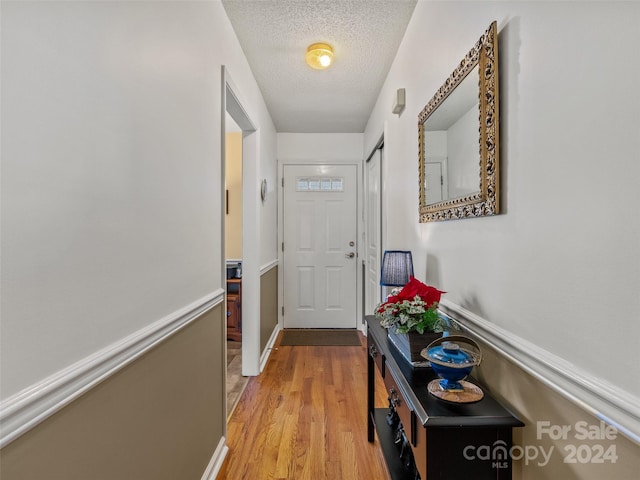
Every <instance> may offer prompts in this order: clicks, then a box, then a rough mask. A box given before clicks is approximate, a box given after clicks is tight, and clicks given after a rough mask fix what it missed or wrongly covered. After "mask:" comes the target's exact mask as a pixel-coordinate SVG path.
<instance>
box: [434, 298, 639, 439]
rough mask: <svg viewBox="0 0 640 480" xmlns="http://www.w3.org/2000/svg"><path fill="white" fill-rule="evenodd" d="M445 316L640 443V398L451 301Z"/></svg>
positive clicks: (443, 303) (446, 304)
mask: <svg viewBox="0 0 640 480" xmlns="http://www.w3.org/2000/svg"><path fill="white" fill-rule="evenodd" d="M440 309H441V310H442V312H443V313H445V314H446V315H448V316H450V317H451V318H452V319H454V320H455V321H456V322H458V323H459V324H460V325H461V326H462V327H463V328H464V329H465V330H466V331H468V332H469V333H470V334H473V335H475V336H476V337H478V338H479V339H480V340H482V341H484V342H486V343H487V344H489V345H491V346H492V347H493V348H495V349H496V350H497V351H498V352H499V353H500V354H501V355H503V356H505V357H506V358H508V359H509V360H510V361H512V362H513V363H515V364H516V365H518V366H519V367H520V368H522V369H523V370H525V371H526V372H527V373H529V374H530V375H532V376H533V377H535V378H537V379H538V380H539V381H541V382H543V383H544V384H546V385H547V386H549V387H550V388H552V389H553V390H555V391H556V392H558V393H559V394H560V395H562V396H564V397H565V398H567V399H569V400H571V401H572V402H574V403H575V404H577V405H578V406H579V407H580V408H582V409H584V410H586V411H587V412H589V413H591V414H592V415H594V416H595V417H596V418H598V419H601V420H603V421H605V422H606V423H608V424H610V425H613V426H614V427H615V428H616V429H617V430H618V431H619V432H620V433H622V434H623V435H625V436H626V437H628V438H629V439H630V440H632V441H634V442H636V443H638V444H640V398H638V397H635V396H634V395H632V394H631V393H629V392H626V391H624V390H621V389H620V388H619V387H616V386H614V385H612V384H610V383H609V382H607V381H606V380H605V379H602V378H599V377H596V376H595V375H593V374H591V373H590V372H587V371H584V370H582V369H580V368H579V367H577V366H576V365H573V364H571V363H570V362H568V361H566V360H565V359H563V358H561V357H559V356H557V355H555V354H553V353H551V352H548V351H546V350H544V349H542V348H540V347H539V346H537V345H535V344H533V343H531V342H529V341H527V340H525V339H523V338H521V337H518V336H517V335H514V334H513V333H511V332H509V331H507V330H505V329H504V328H501V327H499V326H497V325H495V324H493V323H491V322H489V321H487V320H485V319H484V318H482V317H480V316H478V315H476V314H475V313H473V312H470V311H469V310H466V309H465V308H463V307H461V306H459V305H456V304H455V303H453V302H450V301H448V300H442V301H441V302H440Z"/></svg>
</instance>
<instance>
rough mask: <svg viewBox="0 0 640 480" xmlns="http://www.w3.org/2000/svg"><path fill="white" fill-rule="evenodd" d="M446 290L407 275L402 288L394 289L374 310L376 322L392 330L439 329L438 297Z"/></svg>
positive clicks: (419, 331) (432, 330)
mask: <svg viewBox="0 0 640 480" xmlns="http://www.w3.org/2000/svg"><path fill="white" fill-rule="evenodd" d="M443 293H446V292H443V291H441V290H438V289H437V288H435V287H431V286H429V285H425V284H424V283H422V282H421V281H420V280H418V279H416V278H414V277H410V279H409V283H407V284H406V285H405V286H404V287H403V288H402V289H397V288H396V289H394V290H392V291H391V295H390V296H389V298H387V301H386V302H383V303H381V304H380V305H378V306H377V307H376V309H375V315H376V317H378V318H380V325H382V326H383V327H384V328H393V329H395V332H396V333H407V332H412V331H416V332H418V333H424V332H442V331H444V328H445V326H446V324H445V322H444V321H443V320H442V318H440V315H439V314H438V304H439V302H440V296H441V295H442V294H443Z"/></svg>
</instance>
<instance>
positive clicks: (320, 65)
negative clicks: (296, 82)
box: [306, 43, 333, 70]
mask: <svg viewBox="0 0 640 480" xmlns="http://www.w3.org/2000/svg"><path fill="white" fill-rule="evenodd" d="M306 59H307V63H308V64H309V66H310V67H311V68H315V69H316V70H323V69H325V68H327V67H328V66H329V65H331V62H332V60H333V48H332V47H331V45H327V44H326V43H314V44H313V45H309V48H307V55H306Z"/></svg>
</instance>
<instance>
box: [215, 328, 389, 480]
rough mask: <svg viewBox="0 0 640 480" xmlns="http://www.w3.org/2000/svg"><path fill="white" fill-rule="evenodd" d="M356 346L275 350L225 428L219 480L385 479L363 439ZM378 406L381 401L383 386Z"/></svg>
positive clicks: (360, 360) (361, 353)
mask: <svg viewBox="0 0 640 480" xmlns="http://www.w3.org/2000/svg"><path fill="white" fill-rule="evenodd" d="M361 340H362V342H363V344H362V346H359V347H343V346H340V347H308V346H295V347H289V346H279V339H278V341H277V342H276V347H275V348H274V350H273V352H272V353H271V356H270V358H269V362H268V364H267V366H266V368H265V370H264V372H263V373H262V375H260V376H259V377H253V378H251V380H250V381H249V383H248V385H247V387H246V388H245V390H244V392H243V394H242V397H241V398H240V401H239V403H238V404H237V406H236V408H235V410H234V412H233V414H232V415H231V418H230V419H229V422H228V426H227V443H228V445H229V453H228V455H227V458H226V459H225V462H224V465H223V466H222V469H221V471H220V473H219V475H218V477H217V478H218V479H219V480H223V479H227V480H244V479H251V480H284V479H295V480H321V479H324V480H356V479H367V480H388V479H389V476H388V473H387V470H386V465H385V463H384V459H383V458H382V453H381V451H380V447H379V444H378V442H377V440H376V442H374V443H369V442H368V441H367V413H366V412H367V357H366V348H365V345H366V340H365V339H364V338H362V337H361ZM378 381H380V384H381V385H380V386H378V385H376V393H377V394H378V396H377V398H376V404H377V405H385V404H386V403H387V399H386V396H385V394H384V391H385V390H384V384H382V380H381V379H380V378H378Z"/></svg>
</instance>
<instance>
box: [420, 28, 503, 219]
mask: <svg viewBox="0 0 640 480" xmlns="http://www.w3.org/2000/svg"><path fill="white" fill-rule="evenodd" d="M498 97H499V90H498V33H497V28H496V22H493V23H492V24H491V26H490V27H489V28H488V29H487V31H486V32H485V33H484V34H483V35H482V37H480V39H479V40H478V42H477V43H476V44H475V46H474V47H473V48H472V49H471V51H470V52H469V53H468V54H467V55H466V56H465V57H464V58H463V59H462V61H461V62H460V64H459V65H458V67H457V68H456V69H455V70H454V71H453V73H452V74H451V75H450V76H449V78H448V79H447V81H446V82H444V84H443V85H442V86H441V87H440V89H438V91H437V92H436V94H435V95H434V96H433V98H432V99H431V100H429V103H427V105H426V106H425V107H424V109H423V110H422V112H420V115H418V142H419V162H420V167H419V168H420V170H419V171H420V207H419V210H420V222H433V221H439V220H452V219H456V218H469V217H483V216H488V215H496V214H497V213H499V176H498V164H499V143H500V142H499V136H498V134H499V131H498V130H499V118H498V116H499V110H498V107H499V105H498V100H499V98H498Z"/></svg>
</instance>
